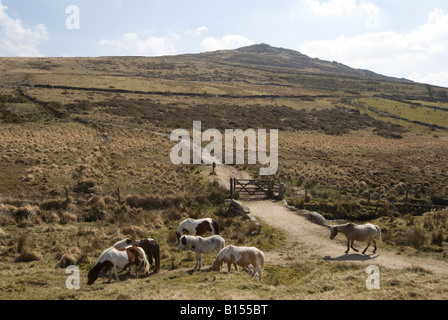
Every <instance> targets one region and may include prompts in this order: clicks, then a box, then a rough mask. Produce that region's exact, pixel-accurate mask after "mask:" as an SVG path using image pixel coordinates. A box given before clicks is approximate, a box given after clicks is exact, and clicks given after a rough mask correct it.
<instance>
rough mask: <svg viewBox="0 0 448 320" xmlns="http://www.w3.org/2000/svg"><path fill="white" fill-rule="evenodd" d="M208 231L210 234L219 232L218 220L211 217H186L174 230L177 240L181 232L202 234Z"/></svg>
mask: <svg viewBox="0 0 448 320" xmlns="http://www.w3.org/2000/svg"><path fill="white" fill-rule="evenodd" d="M208 231H210V232H211V233H212V234H219V225H218V222H216V221H215V220H212V219H211V218H203V219H192V218H188V219H185V220H184V221H182V222H181V223H180V224H179V227H178V228H177V231H176V236H177V240H179V238H180V236H181V235H183V234H190V235H198V236H202V235H204V234H205V233H207V232H208Z"/></svg>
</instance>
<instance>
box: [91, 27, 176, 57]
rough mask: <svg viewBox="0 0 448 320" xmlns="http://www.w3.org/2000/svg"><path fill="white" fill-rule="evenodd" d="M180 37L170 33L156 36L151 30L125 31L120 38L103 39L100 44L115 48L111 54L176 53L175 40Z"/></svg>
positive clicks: (155, 54) (157, 54)
mask: <svg viewBox="0 0 448 320" xmlns="http://www.w3.org/2000/svg"><path fill="white" fill-rule="evenodd" d="M179 38H180V37H179V36H178V35H177V34H175V33H171V32H170V33H168V35H166V36H164V37H156V36H154V35H153V32H152V31H151V30H146V31H143V32H136V33H132V32H130V33H125V34H124V35H122V36H121V37H120V38H119V39H113V40H108V39H102V40H101V41H100V42H99V44H100V45H102V46H105V47H110V48H112V49H113V50H114V52H113V53H111V54H110V55H115V54H118V55H131V56H136V55H137V56H138V55H141V56H162V55H172V54H176V47H175V42H176V40H178V39H179Z"/></svg>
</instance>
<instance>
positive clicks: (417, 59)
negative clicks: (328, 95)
mask: <svg viewBox="0 0 448 320" xmlns="http://www.w3.org/2000/svg"><path fill="white" fill-rule="evenodd" d="M298 50H299V51H300V52H302V53H304V54H307V55H310V56H312V57H319V58H321V59H325V60H336V61H338V62H342V63H344V64H347V65H349V66H351V67H355V68H364V69H370V70H373V71H376V72H382V73H386V74H387V73H388V72H389V71H390V70H391V69H392V68H394V69H396V70H398V69H399V68H400V67H401V68H402V69H403V70H402V72H403V74H402V76H404V75H409V74H411V73H412V72H420V73H422V74H423V73H429V72H430V71H426V72H424V71H422V69H420V70H419V69H418V68H424V67H425V66H426V65H428V66H429V65H430V64H432V65H434V59H440V66H446V65H447V64H446V54H447V53H448V14H445V13H444V12H443V10H441V9H439V8H435V9H434V10H433V11H432V12H431V13H430V14H429V15H428V21H427V22H426V23H425V24H424V25H422V26H420V27H419V28H417V29H415V30H413V31H411V32H409V33H406V34H399V33H397V32H394V31H390V32H374V33H366V34H361V35H357V36H353V37H346V36H344V35H341V36H339V37H338V38H336V39H334V40H319V41H308V40H307V41H305V42H304V44H303V45H302V46H300V47H299V48H298ZM442 56H443V57H442ZM406 68H407V70H406V71H405V70H404V69H406ZM409 68H412V69H413V70H412V69H411V70H409ZM394 76H398V75H394Z"/></svg>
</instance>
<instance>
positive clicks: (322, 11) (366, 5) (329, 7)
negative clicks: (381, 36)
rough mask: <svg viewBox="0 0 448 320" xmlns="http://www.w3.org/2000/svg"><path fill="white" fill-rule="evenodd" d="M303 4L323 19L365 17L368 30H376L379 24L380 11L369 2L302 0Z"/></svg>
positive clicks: (362, 0) (355, 0)
mask: <svg viewBox="0 0 448 320" xmlns="http://www.w3.org/2000/svg"><path fill="white" fill-rule="evenodd" d="M302 1H303V3H304V4H305V5H306V6H307V7H308V8H309V9H310V10H311V11H312V12H313V13H314V14H316V15H319V16H323V17H330V16H338V17H349V16H366V17H367V18H366V26H367V28H369V29H378V28H379V24H380V10H379V8H378V7H377V6H376V5H374V4H373V3H371V2H368V1H364V0H361V1H358V0H328V1H324V2H321V1H319V0H302Z"/></svg>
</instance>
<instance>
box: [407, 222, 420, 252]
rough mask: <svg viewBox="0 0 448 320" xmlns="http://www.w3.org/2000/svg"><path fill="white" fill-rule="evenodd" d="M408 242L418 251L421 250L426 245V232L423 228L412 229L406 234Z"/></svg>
mask: <svg viewBox="0 0 448 320" xmlns="http://www.w3.org/2000/svg"><path fill="white" fill-rule="evenodd" d="M405 238H406V241H407V243H408V244H409V245H411V246H413V247H414V248H416V249H420V248H421V247H422V246H423V245H424V243H425V230H423V228H422V227H412V228H410V229H409V230H408V231H406V234H405Z"/></svg>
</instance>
